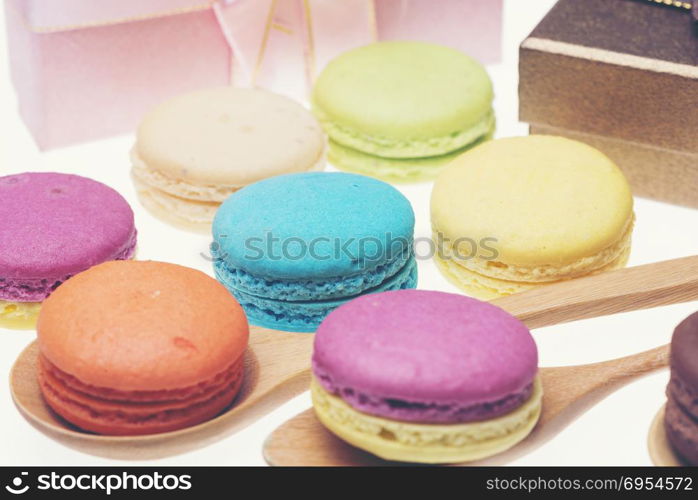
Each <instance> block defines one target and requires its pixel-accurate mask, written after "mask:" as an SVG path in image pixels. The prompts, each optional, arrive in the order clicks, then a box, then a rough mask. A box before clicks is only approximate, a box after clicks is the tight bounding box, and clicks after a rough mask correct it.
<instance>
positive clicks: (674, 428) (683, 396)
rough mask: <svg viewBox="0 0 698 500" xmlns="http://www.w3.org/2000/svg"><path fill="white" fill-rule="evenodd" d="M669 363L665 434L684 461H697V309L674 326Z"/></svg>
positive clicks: (693, 462) (692, 462)
mask: <svg viewBox="0 0 698 500" xmlns="http://www.w3.org/2000/svg"><path fill="white" fill-rule="evenodd" d="M670 366H671V379H670V381H669V386H668V387H667V390H666V393H667V405H666V412H665V414H664V427H665V429H666V434H667V438H668V439H669V442H670V443H671V445H672V447H673V448H674V449H675V450H676V451H677V453H678V454H679V455H681V457H683V459H684V460H686V462H688V463H689V464H691V465H698V312H695V313H693V314H692V315H690V316H689V317H688V318H686V319H685V320H683V321H682V322H681V324H679V326H677V327H676V330H674V335H673V337H672V339H671V355H670Z"/></svg>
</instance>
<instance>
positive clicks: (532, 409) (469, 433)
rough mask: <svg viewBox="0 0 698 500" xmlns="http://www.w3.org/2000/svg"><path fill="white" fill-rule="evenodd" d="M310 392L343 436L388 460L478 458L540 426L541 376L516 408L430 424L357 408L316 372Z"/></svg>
mask: <svg viewBox="0 0 698 500" xmlns="http://www.w3.org/2000/svg"><path fill="white" fill-rule="evenodd" d="M310 393H311V397H312V401H313V408H314V409H315V414H316V415H317V417H318V419H319V420H320V421H321V422H322V424H323V425H324V426H325V427H327V428H328V429H329V430H330V431H332V432H333V433H335V434H336V435H337V436H339V437H340V438H341V439H344V440H345V441H347V442H349V443H351V444H353V445H354V446H358V447H359V448H362V449H364V450H367V451H369V452H371V453H374V454H375V455H377V456H379V457H381V458H383V459H385V460H397V461H401V462H418V463H434V464H438V463H454V462H462V461H473V460H479V459H482V458H486V457H489V456H492V455H495V454H497V453H500V452H502V451H505V450H507V449H508V448H511V447H512V446H514V445H515V444H516V443H518V442H519V441H521V440H523V439H524V438H525V437H526V436H528V434H529V433H530V432H531V431H532V430H533V428H534V427H535V425H536V423H537V422H538V418H539V417H540V413H541V408H542V397H543V391H542V384H541V382H540V379H539V378H536V380H535V381H534V383H533V386H532V393H531V396H530V397H529V398H528V399H527V400H526V401H524V402H523V404H521V405H520V406H518V407H517V408H516V409H514V410H513V411H511V412H508V413H506V414H503V415H501V416H499V417H495V418H491V419H486V420H481V421H474V422H465V423H447V424H438V423H437V424H433V423H432V424H429V423H413V422H403V421H399V420H393V419H388V418H381V417H377V416H372V415H370V414H366V413H363V412H360V411H357V410H356V409H354V408H353V407H352V406H350V405H349V404H347V403H346V401H345V400H344V399H342V398H340V397H337V396H335V395H332V394H331V393H329V392H327V391H325V389H324V388H323V387H322V385H321V384H320V383H319V382H318V381H317V379H315V378H314V377H313V379H312V381H311V388H310Z"/></svg>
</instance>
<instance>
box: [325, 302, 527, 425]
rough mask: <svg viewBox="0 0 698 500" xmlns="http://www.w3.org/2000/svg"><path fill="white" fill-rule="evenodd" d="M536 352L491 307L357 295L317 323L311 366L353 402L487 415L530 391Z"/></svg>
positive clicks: (374, 410)
mask: <svg viewBox="0 0 698 500" xmlns="http://www.w3.org/2000/svg"><path fill="white" fill-rule="evenodd" d="M537 371H538V351H537V348H536V344H535V342H534V340H533V337H532V336H531V333H530V332H529V330H528V328H527V327H526V326H525V325H524V324H523V323H522V322H521V321H519V320H518V319H516V318H514V317H513V316H511V315H510V314H508V313H507V312H505V311H503V310H502V309H499V308H498V307H496V306H494V305H492V304H488V303H486V302H481V301H478V300H475V299H471V298H468V297H464V296H461V295H454V294H448V293H442V292H433V291H424V290H400V291H392V292H385V293H378V294H373V295H366V296H364V297H360V298H358V299H355V300H353V301H351V302H349V303H347V304H345V305H343V306H341V307H339V308H338V309H337V310H335V311H334V312H332V313H331V314H330V315H329V316H328V317H327V318H326V319H325V321H324V322H323V323H322V325H321V326H320V328H319V329H318V330H317V334H316V336H315V348H314V354H313V373H314V375H315V377H316V378H317V379H318V380H319V382H320V384H321V385H322V386H323V387H324V389H325V390H326V391H328V392H330V393H331V394H334V395H336V396H339V397H341V398H342V399H343V400H344V401H345V402H346V403H347V404H349V405H350V406H351V407H353V408H354V409H356V410H358V411H361V412H363V413H367V414H370V415H375V416H378V417H384V418H388V419H390V420H399V421H406V422H420V423H446V424H451V423H459V422H472V421H480V420H487V419H491V418H495V417H497V416H500V415H503V414H505V413H508V412H510V411H513V410H515V409H516V408H518V407H519V406H521V405H522V404H523V403H524V402H525V401H526V400H527V399H528V398H529V396H530V395H531V393H532V390H533V382H534V379H535V377H536V374H537Z"/></svg>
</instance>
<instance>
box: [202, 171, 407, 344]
mask: <svg viewBox="0 0 698 500" xmlns="http://www.w3.org/2000/svg"><path fill="white" fill-rule="evenodd" d="M413 234H414V213H413V212H412V207H411V206H410V203H409V202H408V201H407V199H406V198H405V197H404V196H403V195H402V194H400V192H399V191H397V190H396V189H395V188H393V187H392V186H390V185H388V184H385V183H383V182H381V181H378V180H375V179H371V178H369V177H364V176H361V175H354V174H346V173H329V172H314V173H304V174H291V175H284V176H279V177H274V178H271V179H267V180H264V181H261V182H258V183H256V184H252V185H251V186H248V187H246V188H244V189H241V190H240V191H238V192H237V193H235V194H234V195H232V196H231V197H230V198H228V200H226V202H225V203H223V205H222V206H221V208H220V209H219V210H218V213H217V214H216V217H215V219H214V221H213V238H214V243H213V245H212V250H213V252H212V253H213V257H214V264H213V265H214V272H215V275H216V277H217V278H218V279H219V280H220V282H221V283H223V284H224V285H225V286H226V287H227V288H228V289H229V290H230V292H231V293H232V294H233V295H234V296H235V298H237V299H238V301H239V302H240V304H241V305H242V306H243V307H244V308H245V311H246V312H247V316H248V318H249V320H250V322H251V323H253V324H255V325H260V326H264V327H267V328H272V329H277V330H286V331H299V332H312V331H315V329H316V328H317V326H318V325H319V324H320V322H321V321H322V319H323V318H324V317H325V316H326V315H327V313H329V312H330V311H331V310H333V309H334V308H336V307H337V306H339V305H340V304H342V303H344V302H346V301H347V300H349V299H351V298H354V297H356V296H358V295H361V294H365V293H374V292H379V291H383V290H394V289H400V288H414V287H415V286H416V284H417V266H416V262H415V258H414V251H413Z"/></svg>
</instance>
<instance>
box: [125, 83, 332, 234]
mask: <svg viewBox="0 0 698 500" xmlns="http://www.w3.org/2000/svg"><path fill="white" fill-rule="evenodd" d="M325 150H326V139H325V135H324V133H323V131H322V128H321V127H320V125H319V123H318V122H317V120H316V119H315V118H314V117H313V115H312V114H311V113H310V112H309V111H308V110H306V109H305V108H304V107H303V106H301V105H300V104H298V103H297V102H295V101H292V100H290V99H288V98H286V97H283V96H280V95H277V94H274V93H271V92H268V91H265V90H260V89H242V88H233V87H221V88H214V89H207V90H202V91H198V92H193V93H190V94H185V95H182V96H179V97H175V98H174V99H171V100H169V101H166V102H164V103H162V104H161V105H159V106H158V107H157V108H155V109H154V110H152V111H151V112H150V113H148V114H147V115H146V116H145V118H144V119H143V121H142V123H141V124H140V126H139V127H138V132H137V138H136V144H135V146H134V147H133V149H132V151H131V162H132V165H133V168H132V171H131V173H132V178H133V181H134V183H135V186H136V190H137V192H138V196H139V198H140V200H141V202H142V203H143V206H145V208H146V209H148V210H149V211H150V212H151V213H152V214H153V215H155V216H157V217H159V218H160V219H163V220H165V221H167V222H170V223H172V224H174V225H176V226H179V227H182V228H186V229H191V230H195V231H203V232H206V233H208V232H209V231H210V230H211V221H212V220H213V216H214V214H215V212H216V209H217V208H218V206H219V205H220V204H221V203H222V202H223V201H224V200H225V199H226V198H227V197H228V196H230V195H231V194H232V193H234V192H235V191H237V190H238V189H240V188H242V187H244V186H246V185H248V184H252V183H254V182H257V181H260V180H262V179H265V178H267V177H272V176H275V175H281V174H289V173H295V172H306V171H309V170H321V169H323V168H324V165H325V156H326V154H325V153H326V152H325Z"/></svg>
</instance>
